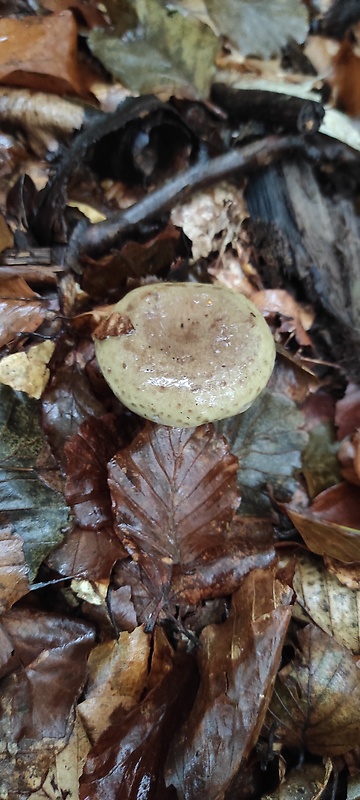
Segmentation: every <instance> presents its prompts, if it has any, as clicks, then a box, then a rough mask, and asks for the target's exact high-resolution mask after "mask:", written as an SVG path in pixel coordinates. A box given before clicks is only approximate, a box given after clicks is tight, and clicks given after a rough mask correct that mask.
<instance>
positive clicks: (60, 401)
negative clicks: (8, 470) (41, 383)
mask: <svg viewBox="0 0 360 800" xmlns="http://www.w3.org/2000/svg"><path fill="white" fill-rule="evenodd" d="M104 413H105V407H104V406H103V404H102V403H101V402H100V400H98V399H97V398H96V397H95V395H94V392H93V391H92V388H91V384H90V381H89V380H88V378H87V377H86V374H84V369H83V368H81V366H80V365H77V364H72V365H69V366H67V365H65V366H61V367H58V369H57V370H56V372H55V374H54V377H53V378H52V381H51V384H50V385H49V386H48V388H47V389H46V391H45V393H44V395H43V397H42V415H43V426H44V428H45V431H46V433H47V435H48V439H49V442H50V445H51V448H52V451H53V453H54V455H55V456H56V457H57V458H58V460H59V461H60V463H63V462H64V444H65V442H66V440H67V439H68V438H69V437H70V436H72V435H73V434H74V433H77V430H78V428H79V425H81V423H82V422H84V420H85V419H87V418H88V417H91V416H95V417H100V416H101V415H102V414H104Z"/></svg>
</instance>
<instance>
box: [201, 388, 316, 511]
mask: <svg viewBox="0 0 360 800" xmlns="http://www.w3.org/2000/svg"><path fill="white" fill-rule="evenodd" d="M303 424H304V423H303V417H302V415H301V413H300V412H299V411H298V410H297V408H296V406H295V403H293V402H292V401H291V400H289V398H287V397H282V396H281V395H279V394H275V393H273V392H270V391H269V390H265V391H264V392H262V394H261V395H260V397H259V398H258V399H257V400H255V403H253V405H252V406H251V408H249V409H248V411H245V412H244V413H243V414H238V416H236V417H230V418H229V419H228V420H224V421H222V422H220V423H217V425H216V428H217V430H219V431H221V433H223V434H224V435H225V436H226V438H227V439H228V441H229V444H230V448H231V451H232V452H233V453H234V454H235V455H236V456H237V457H238V459H239V465H240V466H239V472H238V484H239V487H240V490H241V495H242V502H241V506H240V513H241V514H249V515H251V514H254V515H259V514H266V513H268V512H269V505H270V504H269V499H268V496H267V491H266V488H267V486H271V487H272V489H273V491H274V493H275V495H280V497H281V496H284V495H288V496H289V495H291V494H292V493H293V492H294V490H295V487H296V482H295V479H294V477H293V475H294V473H295V472H296V470H299V469H300V466H301V451H302V450H303V448H304V447H305V446H306V443H307V438H308V437H307V434H306V433H305V431H304V430H303V429H302V427H303Z"/></svg>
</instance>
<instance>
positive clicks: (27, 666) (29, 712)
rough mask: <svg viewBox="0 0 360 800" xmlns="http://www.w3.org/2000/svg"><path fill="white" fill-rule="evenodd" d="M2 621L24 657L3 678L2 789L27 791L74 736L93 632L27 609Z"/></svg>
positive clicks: (0, 729) (12, 792) (14, 793)
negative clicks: (75, 705) (78, 700)
mask: <svg viewBox="0 0 360 800" xmlns="http://www.w3.org/2000/svg"><path fill="white" fill-rule="evenodd" d="M2 625H3V626H4V628H5V630H6V631H7V633H8V635H9V636H10V638H11V640H12V642H13V647H14V649H15V653H16V655H17V658H18V663H19V666H18V669H16V670H15V671H14V672H12V673H11V674H9V675H8V676H7V677H5V678H3V680H2V682H1V700H0V703H1V712H2V713H1V722H0V739H1V750H0V773H1V777H2V791H3V793H6V792H8V795H6V796H9V798H15V797H22V796H23V793H24V795H25V797H27V796H28V794H29V793H30V791H34V790H35V789H37V788H39V787H40V786H41V784H42V781H43V780H44V778H45V776H46V773H47V771H48V768H49V766H50V764H51V761H52V759H53V757H54V755H55V754H56V753H58V752H60V750H62V749H63V748H64V747H65V745H66V742H67V741H68V739H69V736H70V733H71V730H72V727H73V707H74V703H75V700H76V699H77V697H78V695H79V694H80V691H81V689H82V688H83V685H84V682H85V677H86V660H87V655H88V653H89V650H90V648H91V646H92V644H93V640H94V633H93V631H92V629H91V627H90V626H89V625H87V624H86V623H82V622H77V621H74V620H69V619H67V618H66V617H62V616H60V615H51V614H45V613H41V612H38V611H35V612H33V611H29V610H27V609H22V610H17V611H15V610H12V611H10V612H8V614H7V615H5V616H4V617H3V618H2Z"/></svg>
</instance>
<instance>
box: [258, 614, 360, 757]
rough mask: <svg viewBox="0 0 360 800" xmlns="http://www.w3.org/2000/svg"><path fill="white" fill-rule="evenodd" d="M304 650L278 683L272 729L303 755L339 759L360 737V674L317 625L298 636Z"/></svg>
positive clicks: (270, 722)
mask: <svg viewBox="0 0 360 800" xmlns="http://www.w3.org/2000/svg"><path fill="white" fill-rule="evenodd" d="M298 640H299V645H300V650H299V652H298V653H297V655H296V657H295V659H294V660H293V661H292V662H290V663H289V664H288V665H287V666H286V667H284V668H283V669H282V670H281V672H280V673H279V676H278V678H277V681H276V684H275V689H274V694H273V697H272V700H271V704H270V708H269V715H268V722H267V724H268V727H270V726H272V725H273V723H275V728H274V733H275V740H276V741H282V742H284V744H285V743H286V745H287V746H288V747H294V748H296V749H298V750H300V751H301V752H302V751H303V750H304V749H306V750H309V752H310V753H314V754H317V755H327V756H336V755H342V754H343V753H346V752H347V751H348V750H351V749H352V747H353V746H354V743H355V742H358V741H359V736H360V669H359V668H358V667H357V666H356V664H355V662H354V660H353V657H352V654H351V652H350V651H349V650H347V649H346V648H345V647H343V646H342V645H340V644H338V643H337V642H336V641H335V640H334V639H333V638H332V637H331V636H328V635H327V634H326V633H324V632H323V631H321V630H320V628H317V627H316V626H315V625H307V627H306V628H305V629H304V630H302V631H300V632H299V633H298Z"/></svg>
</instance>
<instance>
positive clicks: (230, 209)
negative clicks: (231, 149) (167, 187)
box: [171, 183, 248, 288]
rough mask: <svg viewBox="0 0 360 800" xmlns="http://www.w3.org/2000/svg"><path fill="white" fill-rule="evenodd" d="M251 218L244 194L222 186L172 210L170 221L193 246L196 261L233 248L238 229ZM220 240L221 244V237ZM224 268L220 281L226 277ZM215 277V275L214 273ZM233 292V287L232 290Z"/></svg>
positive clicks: (233, 187) (221, 271)
mask: <svg viewBox="0 0 360 800" xmlns="http://www.w3.org/2000/svg"><path fill="white" fill-rule="evenodd" d="M247 216H248V212H247V209H246V205H245V200H244V196H243V192H242V191H241V190H240V189H239V188H238V187H237V186H233V185H232V184H228V183H226V184H225V183H222V184H220V185H218V186H214V187H213V188H212V189H208V190H207V191H205V192H196V194H195V195H194V196H193V197H191V198H190V199H189V200H187V202H185V203H182V204H181V205H177V206H175V207H174V208H173V209H172V212H171V220H172V222H173V223H174V225H179V226H181V228H182V229H183V231H184V232H185V234H186V236H188V237H189V239H191V242H192V255H193V258H192V260H193V261H197V260H198V259H199V258H208V256H209V254H210V253H212V252H214V251H217V250H219V242H221V249H222V250H225V248H226V247H227V245H229V244H232V245H234V244H235V243H236V242H237V240H238V236H239V227H240V225H241V223H242V222H243V221H244V219H245V218H246V217H247ZM220 234H221V239H220V240H219V235H220ZM223 272H224V266H223V264H222V265H221V270H220V275H219V277H220V278H222V277H223ZM211 274H213V272H211ZM231 288H234V287H231Z"/></svg>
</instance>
